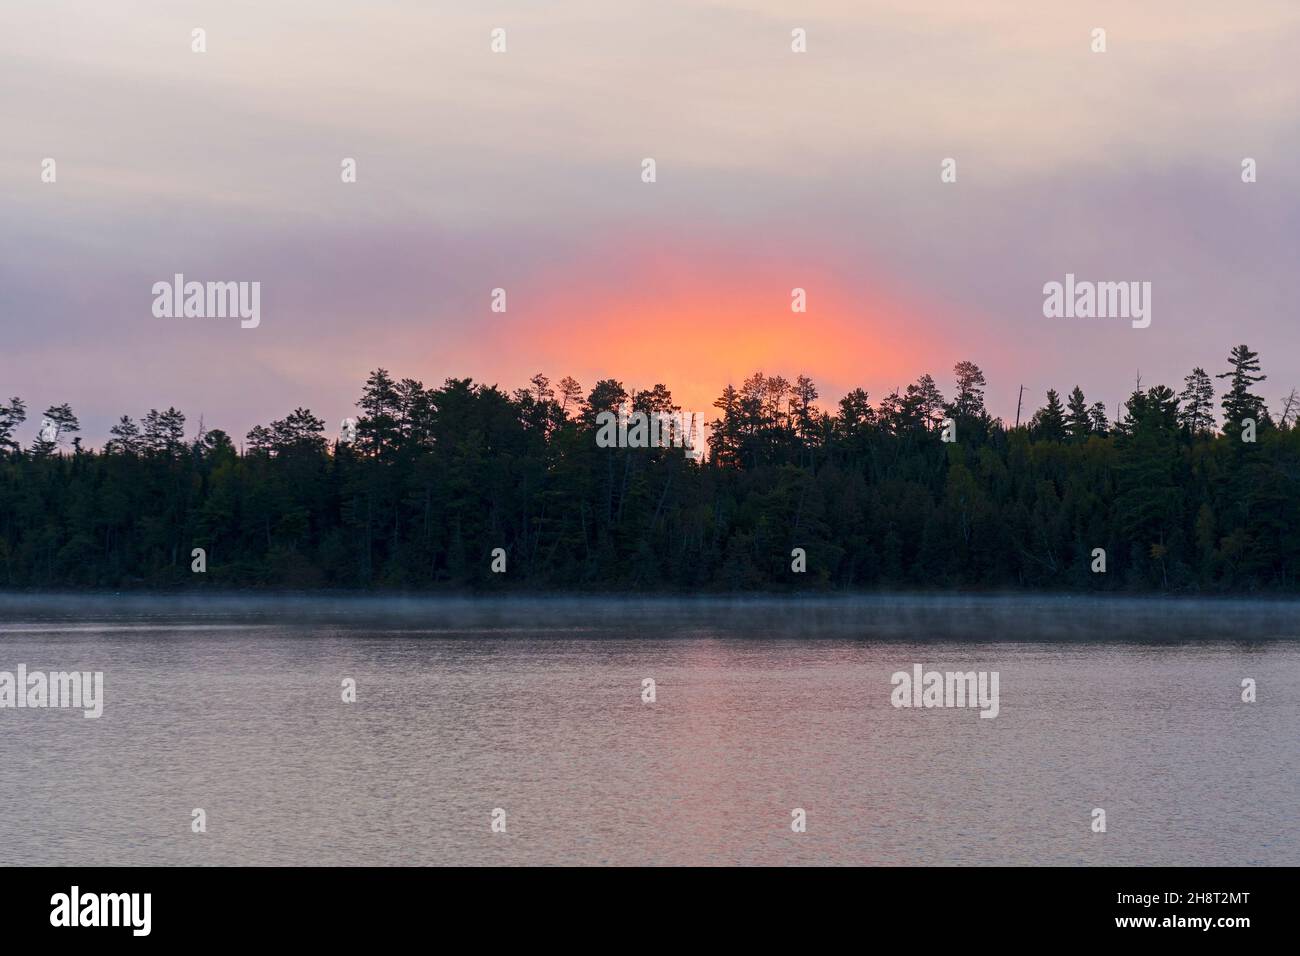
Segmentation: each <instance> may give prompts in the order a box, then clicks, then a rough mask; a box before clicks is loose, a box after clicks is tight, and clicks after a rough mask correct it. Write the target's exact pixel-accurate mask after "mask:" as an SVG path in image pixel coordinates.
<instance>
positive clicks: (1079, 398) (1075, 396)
mask: <svg viewBox="0 0 1300 956" xmlns="http://www.w3.org/2000/svg"><path fill="white" fill-rule="evenodd" d="M1068 407H1069V414H1068V415H1066V417H1065V430H1066V432H1068V433H1069V435H1070V438H1071V440H1073V441H1083V440H1084V439H1086V438H1087V437H1088V435H1089V434H1091V433H1092V417H1091V415H1089V414H1088V401H1087V399H1085V398H1084V397H1083V389H1081V388H1080V387H1079V386H1078V385H1076V386H1074V390H1073V391H1072V392H1070V401H1069V406H1068Z"/></svg>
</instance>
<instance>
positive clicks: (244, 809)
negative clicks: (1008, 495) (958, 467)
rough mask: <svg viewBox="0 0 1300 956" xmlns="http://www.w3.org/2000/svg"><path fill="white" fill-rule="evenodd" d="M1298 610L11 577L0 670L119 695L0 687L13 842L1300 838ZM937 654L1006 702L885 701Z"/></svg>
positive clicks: (1247, 853) (380, 856)
mask: <svg viewBox="0 0 1300 956" xmlns="http://www.w3.org/2000/svg"><path fill="white" fill-rule="evenodd" d="M1298 637H1300V605H1297V604H1294V603H1288V604H1274V603H1264V604H1248V603H1238V602H1230V603H1224V602H1185V603H1172V604H1171V603H1168V602H1158V601H1141V600H1132V601H1127V600H1116V601H1089V600H1083V599H1017V598H978V599H977V598H957V599H942V598H910V597H907V598H904V597H900V598H866V599H857V600H824V601H800V602H781V601H766V600H765V601H756V602H745V601H735V602H733V601H726V600H721V601H706V600H685V601H676V600H662V601H635V600H612V601H604V600H602V601H597V600H592V601H581V600H579V601H522V600H508V601H502V600H479V601H456V600H433V599H431V600H428V601H409V602H405V601H404V602H397V601H373V600H362V599H358V600H337V601H333V602H330V601H320V600H316V599H311V600H307V599H300V600H278V601H275V600H272V601H258V602H252V603H250V602H246V601H234V600H229V601H227V600H205V601H177V600H172V599H157V600H147V599H130V600H128V599H124V598H112V597H106V598H101V599H95V600H90V601H85V600H80V599H74V598H58V597H42V598H39V599H37V598H28V597H8V598H5V597H0V671H9V672H14V671H15V670H16V669H17V666H18V665H19V664H20V663H21V664H26V665H27V667H28V670H29V671H35V670H43V671H52V670H54V671H59V670H73V669H76V670H84V671H97V670H98V671H103V672H104V711H103V716H102V717H100V718H99V719H97V720H88V719H85V718H84V717H83V716H82V715H81V712H80V711H79V710H55V709H44V710H42V709H3V710H0V864H28V865H30V864H150V863H155V864H156V863H161V864H271V865H289V864H308V865H320V864H432V865H445V864H492V865H497V864H776V865H784V864H1048V865H1063V864H1174V865H1209V864H1229V865H1240V864H1269V865H1274V864H1288V865H1296V864H1300V742H1298V737H1300V694H1298V689H1300V640H1297V638H1298ZM914 664H923V665H925V668H926V669H927V670H929V669H936V670H941V671H944V670H960V671H971V670H974V671H997V672H999V675H1000V680H999V698H1000V700H999V713H998V716H997V717H996V718H993V719H982V718H980V717H979V711H978V710H976V709H964V708H952V709H938V708H936V709H923V708H922V709H913V708H895V707H893V706H891V704H890V694H891V691H892V690H893V688H892V686H891V683H890V677H891V674H893V673H894V672H896V671H911V669H912V666H913V665H914ZM647 677H648V678H653V679H654V681H655V682H656V696H657V699H656V701H655V702H654V703H653V704H647V703H643V702H642V680H643V679H644V678H647ZM1246 677H1250V678H1254V679H1255V680H1256V681H1257V684H1258V701H1257V702H1256V703H1254V704H1246V703H1243V702H1242V700H1241V694H1242V691H1241V681H1242V679H1243V678H1246ZM344 678H352V679H354V680H355V681H356V686H357V700H356V702H355V703H351V704H348V703H344V702H343V701H342V699H341V697H342V693H341V682H342V681H343V679H344ZM498 807H499V808H502V809H504V810H505V812H506V832H505V833H493V832H492V831H491V828H490V815H491V813H492V811H493V809H494V808H498ZM1095 807H1100V808H1104V810H1105V812H1106V824H1107V832H1105V833H1093V832H1092V830H1091V827H1090V824H1091V820H1092V817H1091V813H1092V810H1093V808H1095ZM194 808H203V809H204V810H205V811H206V815H207V832H206V833H203V834H196V833H192V832H191V811H192V810H193V809H194ZM793 808H803V809H804V810H806V813H807V832H804V833H794V832H792V831H791V828H790V823H791V811H792V809H793Z"/></svg>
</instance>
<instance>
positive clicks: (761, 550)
mask: <svg viewBox="0 0 1300 956" xmlns="http://www.w3.org/2000/svg"><path fill="white" fill-rule="evenodd" d="M1232 365H1233V371H1232V372H1230V373H1229V377H1230V378H1231V379H1232V382H1231V391H1230V392H1229V397H1228V399H1225V402H1224V407H1225V413H1226V417H1227V418H1228V419H1229V420H1232V419H1233V416H1240V415H1242V414H1244V412H1246V411H1249V412H1252V413H1254V414H1255V416H1256V417H1257V418H1258V420H1259V422H1260V423H1261V427H1260V428H1259V431H1258V441H1257V443H1255V444H1248V443H1243V442H1241V441H1239V440H1238V439H1237V437H1236V431H1235V430H1233V431H1232V433H1231V434H1228V435H1216V434H1214V433H1213V431H1212V416H1211V415H1210V412H1209V398H1207V397H1206V389H1205V385H1206V382H1208V376H1206V375H1205V373H1204V372H1202V371H1200V370H1199V369H1198V370H1197V371H1196V372H1195V373H1193V376H1192V377H1189V381H1188V383H1187V384H1188V389H1187V390H1185V391H1184V393H1183V395H1182V396H1178V397H1176V396H1175V395H1174V393H1173V392H1172V391H1171V390H1170V389H1168V388H1166V387H1164V386H1156V387H1155V388H1151V389H1148V390H1146V391H1141V390H1140V389H1139V390H1135V391H1134V393H1133V395H1132V396H1131V397H1130V399H1129V401H1128V403H1127V406H1126V408H1125V410H1124V412H1123V414H1122V415H1121V416H1119V417H1118V420H1117V421H1116V423H1115V425H1114V427H1113V428H1112V427H1111V426H1110V424H1109V423H1108V422H1107V420H1106V416H1105V411H1104V409H1103V408H1102V407H1101V406H1100V403H1094V404H1093V405H1091V406H1089V405H1088V404H1087V402H1086V400H1085V398H1084V395H1083V393H1082V391H1081V390H1079V389H1077V388H1076V389H1074V391H1073V392H1072V393H1071V394H1070V396H1069V402H1068V407H1067V406H1065V405H1063V404H1062V403H1061V401H1060V399H1059V396H1058V395H1057V393H1056V392H1055V391H1051V392H1049V393H1048V400H1047V405H1046V406H1045V407H1044V408H1043V409H1042V410H1040V411H1039V413H1038V414H1037V415H1035V416H1034V419H1033V422H1032V423H1031V425H1030V426H1029V427H1026V428H1021V429H1013V430H1008V429H1007V428H1005V427H1004V426H1003V424H1002V423H1001V422H1000V421H999V420H996V419H992V418H990V417H989V415H988V413H987V412H986V411H985V409H984V401H983V390H984V385H985V383H984V377H983V375H982V373H980V371H979V369H978V368H977V367H975V366H974V365H973V364H971V363H962V364H961V365H959V366H958V367H957V369H956V370H955V371H956V377H957V387H956V389H955V391H954V394H955V398H954V399H953V401H952V402H951V403H947V404H946V403H945V402H944V398H943V396H942V394H941V393H940V391H939V388H938V386H937V384H936V383H935V382H934V380H933V379H932V378H930V376H922V378H921V379H919V380H918V381H917V382H916V383H915V384H913V385H910V386H907V387H906V388H905V389H903V390H901V392H900V391H899V390H895V392H894V393H893V394H891V395H889V396H887V397H886V398H885V399H884V400H883V401H881V402H880V403H878V404H877V405H874V406H873V405H872V404H871V402H870V400H869V398H868V396H867V394H866V393H865V392H864V391H862V390H855V391H854V392H852V393H850V394H849V395H847V396H845V397H844V398H842V399H840V400H839V402H838V403H837V404H836V405H835V406H833V407H834V413H833V414H831V413H829V412H826V411H822V410H820V409H819V408H818V407H817V406H816V405H815V404H814V402H815V400H816V398H817V397H818V396H817V390H816V386H815V385H814V384H813V382H812V381H811V380H809V379H808V378H806V377H803V376H799V377H797V378H796V379H795V380H794V382H793V384H792V383H791V382H790V381H789V380H787V379H785V378H783V377H781V376H768V375H765V374H763V373H756V374H755V375H753V376H751V377H750V378H749V379H746V380H745V381H744V382H743V383H742V384H741V385H740V386H739V387H737V388H731V387H728V388H727V389H726V390H725V391H724V392H723V394H722V396H721V397H720V398H719V399H718V401H717V402H716V403H715V408H716V410H717V418H716V421H715V422H714V423H713V425H712V427H711V433H710V439H709V442H710V457H709V459H708V460H707V461H704V462H700V463H697V462H695V461H692V460H691V459H690V458H688V457H687V456H686V455H684V454H683V452H682V450H681V449H680V448H601V447H597V443H596V441H595V434H596V428H597V415H598V414H599V413H600V412H602V411H608V410H613V409H617V408H619V407H620V406H622V405H623V404H624V403H626V404H628V405H630V406H631V407H632V408H633V409H641V410H646V411H671V410H673V409H675V408H676V405H675V403H674V402H673V399H672V396H671V394H670V393H669V391H668V389H667V388H665V387H664V386H662V385H656V386H654V387H653V388H651V389H649V390H647V391H639V392H635V393H633V394H629V393H628V391H627V390H626V389H625V388H624V386H623V385H622V384H621V383H620V382H617V381H615V380H612V379H607V380H603V381H601V382H598V383H597V384H596V386H595V387H594V388H593V389H592V390H591V392H590V393H589V394H588V396H587V397H586V398H585V399H584V398H583V397H582V392H581V390H580V388H579V386H578V384H577V383H576V382H574V381H573V380H572V379H568V378H566V379H564V380H562V381H561V382H560V384H559V388H558V390H557V389H555V388H552V386H551V384H550V382H549V380H548V379H546V378H545V377H544V376H541V375H538V376H535V377H534V378H533V379H532V381H531V382H530V383H529V385H528V387H526V388H521V389H518V390H517V391H515V392H514V394H513V395H511V394H507V393H505V392H503V391H501V390H499V389H497V388H496V387H495V386H483V385H477V384H475V383H473V382H471V381H469V380H467V379H450V380H448V381H447V382H446V384H444V385H443V386H442V387H441V388H435V389H426V388H425V387H424V386H423V385H422V384H421V383H420V382H417V381H414V380H411V379H401V380H395V379H394V378H392V377H391V376H390V375H389V373H388V372H386V371H385V370H383V369H379V370H376V371H375V372H374V373H373V374H372V375H371V376H370V378H369V379H368V380H367V382H366V385H365V389H364V392H363V396H362V398H361V400H360V401H359V402H358V407H359V409H360V413H359V415H358V422H357V433H356V442H355V443H354V444H351V445H337V444H335V445H331V444H329V443H327V441H326V439H325V437H324V434H323V432H324V423H323V422H321V420H320V419H318V418H316V417H315V416H313V415H312V414H311V412H310V411H307V410H306V409H301V408H299V409H296V410H294V411H293V412H292V413H291V414H290V415H288V416H287V417H285V418H283V419H281V420H279V421H276V422H272V423H271V424H270V425H268V426H258V427H257V428H254V429H253V430H252V431H251V432H250V433H249V435H248V436H247V439H246V441H245V444H244V447H243V449H242V452H241V451H240V450H238V449H236V448H235V446H234V444H233V443H232V441H231V439H230V437H229V436H228V435H226V433H224V432H222V431H220V430H215V429H204V428H203V427H202V426H201V425H200V428H199V433H198V435H197V437H195V438H193V439H189V440H187V439H186V438H185V437H184V435H185V418H184V416H183V415H182V414H181V413H180V412H178V411H176V410H175V409H171V408H169V409H168V410H167V411H165V412H158V411H156V410H155V411H151V412H149V414H148V415H147V416H146V417H145V418H144V419H143V423H142V424H143V427H140V426H137V425H136V424H135V423H134V422H132V421H131V420H130V419H129V418H126V417H123V418H122V420H121V421H120V422H119V424H118V425H117V426H115V427H114V428H113V429H112V434H113V439H112V441H110V442H109V443H108V444H107V445H106V447H105V449H104V450H103V451H102V452H91V451H86V450H83V449H81V448H80V447H78V446H75V445H74V446H72V447H71V448H68V447H66V445H64V444H63V442H64V440H65V439H66V436H67V435H68V434H69V433H70V431H71V430H72V429H73V428H75V425H76V419H75V416H73V415H72V412H71V410H70V409H68V408H67V406H57V407H54V408H51V409H50V410H48V411H47V412H46V413H45V414H46V417H47V418H52V419H53V418H55V417H57V419H58V420H59V422H60V432H59V434H60V436H61V437H60V438H59V439H58V440H56V441H54V442H52V443H51V442H46V443H43V444H40V443H38V447H32V448H29V449H27V450H25V451H24V450H20V449H19V448H18V447H17V439H16V438H15V428H16V427H17V425H19V424H20V423H22V421H23V419H24V415H25V408H24V406H23V404H22V402H20V401H18V400H17V399H14V400H12V401H10V402H9V403H8V404H6V405H0V587H11V588H26V587H37V588H55V587H73V588H79V587H98V588H130V587H218V588H230V587H276V588H324V587H328V588H385V589H400V590H427V589H446V588H456V589H482V590H489V591H491V590H500V589H504V588H528V589H536V590H544V589H573V590H597V589H605V590H629V589H682V590H755V589H764V590H774V589H775V590H780V589H788V590H807V589H829V588H834V589H866V588H954V587H959V588H989V589H992V588H1035V589H1054V590H1064V589H1074V590H1121V589H1122V590H1139V591H1140V590H1168V591H1190V590H1200V591H1226V590H1234V591H1242V590H1246V591H1249V590H1274V591H1294V590H1295V589H1296V588H1297V587H1298V586H1300V430H1297V429H1296V428H1294V427H1292V425H1291V424H1290V422H1289V421H1288V420H1285V419H1283V420H1282V421H1280V422H1279V423H1278V424H1276V425H1274V424H1272V423H1271V422H1269V419H1268V417H1267V411H1266V410H1265V409H1264V408H1263V406H1262V403H1261V402H1260V401H1259V399H1258V398H1257V397H1256V396H1253V395H1251V394H1250V392H1249V387H1250V385H1252V384H1253V383H1254V382H1257V381H1259V376H1258V364H1257V362H1256V361H1255V356H1254V353H1250V352H1249V350H1247V349H1245V347H1244V346H1241V347H1238V349H1234V351H1233V357H1232ZM1210 397H1212V395H1211V396H1210ZM1180 398H1182V399H1183V400H1187V399H1189V398H1190V399H1193V400H1194V401H1195V403H1196V408H1195V411H1194V412H1192V413H1191V414H1188V413H1187V409H1186V408H1185V407H1183V408H1180ZM944 417H948V418H951V419H953V420H954V421H955V423H956V439H957V440H956V442H955V443H945V442H943V441H941V438H940V436H941V434H942V432H943V421H942V419H943V418H944ZM795 547H800V548H803V549H805V551H806V552H807V572H806V573H804V574H795V573H792V571H791V553H790V552H791V549H792V548H795ZM194 548H204V549H205V550H206V552H207V568H208V570H207V572H206V573H204V574H196V573H193V572H191V570H190V560H191V558H190V553H191V551H192V549H194ZM494 548H504V549H505V552H506V554H507V559H508V571H507V573H506V574H493V573H491V571H490V563H491V557H490V555H491V551H492V549H494ZM1094 548H1104V549H1105V550H1106V553H1107V573H1105V574H1093V573H1092V572H1091V571H1090V567H1089V566H1090V562H1091V552H1092V550H1093V549H1094Z"/></svg>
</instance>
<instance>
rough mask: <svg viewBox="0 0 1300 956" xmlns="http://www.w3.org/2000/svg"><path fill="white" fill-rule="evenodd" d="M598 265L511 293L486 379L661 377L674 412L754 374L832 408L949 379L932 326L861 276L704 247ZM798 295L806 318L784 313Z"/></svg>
mask: <svg viewBox="0 0 1300 956" xmlns="http://www.w3.org/2000/svg"><path fill="white" fill-rule="evenodd" d="M598 259H599V261H586V262H581V263H576V264H573V265H571V266H568V267H561V268H559V269H557V270H556V271H555V272H554V273H552V274H551V275H549V276H548V277H547V279H546V280H545V282H544V284H542V285H540V286H539V287H536V288H533V289H525V290H520V292H521V293H522V294H515V293H514V292H513V291H512V293H511V295H512V297H511V298H510V300H509V311H508V318H509V321H508V322H505V323H503V324H502V326H501V327H500V329H499V330H498V331H497V333H496V335H494V336H492V337H491V339H490V340H489V343H488V347H489V349H490V350H491V354H489V355H485V356H482V357H481V358H480V363H483V364H482V367H484V368H485V370H486V371H488V372H489V374H488V380H489V381H491V380H493V379H494V378H495V379H496V380H498V381H499V382H500V383H501V384H502V385H503V386H505V385H507V384H509V385H511V386H514V385H516V384H522V383H524V382H526V381H527V380H528V378H529V376H531V375H532V374H533V373H534V372H537V371H543V372H545V373H546V374H547V375H548V376H549V377H550V378H551V380H552V382H556V381H558V380H559V379H560V378H561V377H562V376H564V375H572V376H574V377H575V378H576V379H578V381H579V382H580V383H581V384H582V386H583V388H584V391H590V389H591V387H592V385H594V384H595V382H596V380H597V379H600V378H616V379H618V380H619V381H621V382H622V383H623V385H624V387H625V388H628V389H629V390H631V389H632V388H636V389H648V388H650V387H652V386H653V385H655V384H656V383H663V384H664V385H666V386H668V388H669V389H670V390H671V391H672V393H673V397H674V400H675V402H676V403H677V404H679V405H681V406H682V407H683V408H685V409H687V410H691V411H710V412H711V410H712V407H713V402H714V400H715V399H716V398H717V397H718V395H719V394H720V393H721V391H722V389H723V387H724V386H725V385H727V384H728V383H730V384H733V385H736V386H739V385H740V383H741V382H742V381H743V380H744V379H745V378H746V377H747V376H749V375H750V374H752V373H753V372H755V371H762V372H764V373H765V374H767V375H783V376H785V377H786V378H787V379H788V380H790V381H791V382H793V381H794V379H795V378H796V376H798V375H800V374H807V375H809V376H810V377H812V379H813V381H814V382H816V383H817V386H818V388H819V391H820V392H821V396H822V397H821V398H820V399H819V401H818V404H819V405H820V406H821V407H823V408H826V409H828V410H833V409H834V407H835V404H836V402H838V400H839V398H840V397H841V396H842V395H843V394H844V393H845V392H847V391H849V390H850V389H852V388H855V387H859V386H861V387H864V388H867V389H868V390H869V391H870V392H871V393H872V398H873V400H874V399H877V398H879V397H881V396H882V395H883V394H885V392H887V391H888V390H889V389H891V388H893V387H894V386H895V385H906V384H907V383H908V382H910V381H914V380H915V379H916V378H917V377H918V376H919V375H920V374H921V372H923V371H927V370H929V371H931V372H933V373H935V374H936V375H943V374H945V373H946V371H947V370H946V369H944V368H930V367H929V366H930V365H931V364H933V363H932V360H933V358H934V357H935V352H934V350H933V349H932V348H930V347H929V346H928V345H927V340H930V339H931V338H932V337H933V335H934V333H935V332H936V331H937V330H936V329H935V328H934V326H933V324H932V323H931V322H929V321H928V320H927V319H926V318H925V316H924V315H923V314H922V312H921V311H920V309H919V308H918V307H917V306H915V305H910V304H908V303H906V302H904V301H903V300H902V299H901V298H899V297H898V296H896V295H894V294H891V293H888V292H885V291H884V290H882V289H880V288H879V287H875V288H872V287H869V286H868V285H867V283H866V282H865V281H864V280H862V279H861V278H858V277H840V276H835V275H832V274H829V273H828V272H826V271H825V270H824V269H823V268H822V267H820V266H814V265H808V264H803V265H800V264H792V263H790V262H788V261H783V262H781V264H780V265H779V266H778V265H775V264H774V261H769V260H768V259H767V258H766V257H750V258H748V259H744V260H742V259H739V258H737V257H735V256H733V255H730V254H728V253H725V252H722V253H717V252H714V253H710V252H708V251H701V250H692V251H689V252H663V251H656V252H653V253H648V254H647V253H644V252H642V251H631V252H624V253H622V254H618V255H611V254H608V253H607V254H603V255H601V256H600V257H598ZM795 288H803V289H805V291H806V298H807V311H806V312H803V313H799V312H794V311H792V310H791V302H792V290H793V289H795ZM946 352H947V349H946V348H945V349H943V350H942V351H941V352H940V353H939V354H941V355H943V354H946Z"/></svg>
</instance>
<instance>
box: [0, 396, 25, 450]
mask: <svg viewBox="0 0 1300 956" xmlns="http://www.w3.org/2000/svg"><path fill="white" fill-rule="evenodd" d="M25 421H27V406H26V405H25V404H23V400H22V399H21V398H19V397H18V396H16V395H15V396H14V397H13V398H11V399H10V400H9V404H8V405H0V452H3V451H14V452H16V451H18V442H17V441H15V440H14V429H16V428H17V427H18V426H19V425H21V424H22V423H23V422H25Z"/></svg>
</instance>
